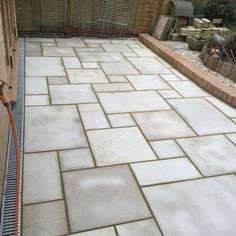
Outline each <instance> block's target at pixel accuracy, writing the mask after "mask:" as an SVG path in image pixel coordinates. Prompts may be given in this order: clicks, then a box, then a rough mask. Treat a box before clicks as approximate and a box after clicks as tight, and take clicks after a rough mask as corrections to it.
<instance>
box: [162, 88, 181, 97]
mask: <svg viewBox="0 0 236 236" xmlns="http://www.w3.org/2000/svg"><path fill="white" fill-rule="evenodd" d="M158 93H159V94H161V96H162V97H163V98H165V99H168V98H181V96H180V95H179V94H178V93H177V92H176V91H175V90H173V89H170V90H159V91H158Z"/></svg>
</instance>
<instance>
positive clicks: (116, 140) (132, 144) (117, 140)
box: [87, 127, 156, 166]
mask: <svg viewBox="0 0 236 236" xmlns="http://www.w3.org/2000/svg"><path fill="white" fill-rule="evenodd" d="M87 134H88V139H89V141H90V145H91V149H92V151H93V153H94V157H95V160H96V162H97V165H98V166H105V165H113V164H121V163H128V162H135V161H147V160H155V159H156V156H155V154H154V153H153V151H152V149H151V148H150V147H149V145H148V144H147V142H146V140H145V139H144V137H143V136H142V134H141V132H140V131H139V129H138V128H136V127H130V128H118V129H106V130H94V131H88V132H87Z"/></svg>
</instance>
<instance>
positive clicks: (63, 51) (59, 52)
mask: <svg viewBox="0 0 236 236" xmlns="http://www.w3.org/2000/svg"><path fill="white" fill-rule="evenodd" d="M43 55H44V56H46V57H50V56H52V57H63V56H64V57H65V56H70V57H73V56H75V51H74V49H73V48H69V47H43Z"/></svg>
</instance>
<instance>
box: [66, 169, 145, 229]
mask: <svg viewBox="0 0 236 236" xmlns="http://www.w3.org/2000/svg"><path fill="white" fill-rule="evenodd" d="M63 180H64V186H65V194H66V199H67V206H68V214H69V221H70V226H71V230H72V232H76V231H82V230H88V229H94V228H98V227H102V226H109V225H112V224H118V223H122V222H128V221H132V220H138V219H143V218H147V217H150V213H149V210H148V208H147V205H146V203H145V201H144V199H143V197H142V194H141V191H140V190H139V188H138V185H137V184H136V182H135V180H134V177H133V176H132V173H131V171H130V169H129V168H128V166H116V167H106V168H98V169H91V170H82V171H76V172H67V173H64V174H63Z"/></svg>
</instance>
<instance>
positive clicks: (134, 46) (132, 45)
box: [129, 43, 142, 49]
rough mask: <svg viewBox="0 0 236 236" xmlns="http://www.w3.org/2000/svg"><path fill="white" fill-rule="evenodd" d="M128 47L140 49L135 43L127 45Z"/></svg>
mask: <svg viewBox="0 0 236 236" xmlns="http://www.w3.org/2000/svg"><path fill="white" fill-rule="evenodd" d="M129 47H130V48H132V49H134V48H142V47H141V46H140V45H138V44H137V43H132V44H129Z"/></svg>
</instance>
